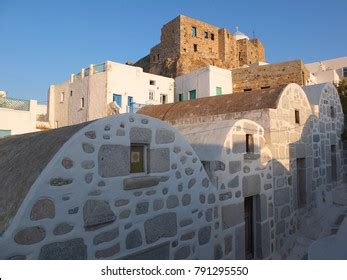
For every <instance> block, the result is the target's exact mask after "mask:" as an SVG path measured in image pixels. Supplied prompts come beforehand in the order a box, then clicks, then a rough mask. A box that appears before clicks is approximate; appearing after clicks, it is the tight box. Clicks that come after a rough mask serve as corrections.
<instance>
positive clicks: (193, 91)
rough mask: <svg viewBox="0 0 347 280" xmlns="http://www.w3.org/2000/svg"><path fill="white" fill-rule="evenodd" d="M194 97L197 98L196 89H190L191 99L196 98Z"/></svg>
mask: <svg viewBox="0 0 347 280" xmlns="http://www.w3.org/2000/svg"><path fill="white" fill-rule="evenodd" d="M194 99H196V89H193V90H190V91H189V100H194Z"/></svg>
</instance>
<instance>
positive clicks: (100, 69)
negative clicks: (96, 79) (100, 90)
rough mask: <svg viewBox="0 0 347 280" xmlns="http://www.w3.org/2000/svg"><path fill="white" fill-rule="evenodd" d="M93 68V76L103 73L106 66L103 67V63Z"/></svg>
mask: <svg viewBox="0 0 347 280" xmlns="http://www.w3.org/2000/svg"><path fill="white" fill-rule="evenodd" d="M93 68H94V74H95V73H99V72H105V71H106V65H105V63H101V64H96V65H94V67H93Z"/></svg>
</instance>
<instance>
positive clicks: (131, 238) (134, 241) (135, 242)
mask: <svg viewBox="0 0 347 280" xmlns="http://www.w3.org/2000/svg"><path fill="white" fill-rule="evenodd" d="M141 245H142V236H141V232H140V231H139V230H138V229H135V230H133V231H131V232H130V233H128V235H127V237H126V240H125V247H126V248H127V249H128V250H129V249H134V248H137V247H139V246H141Z"/></svg>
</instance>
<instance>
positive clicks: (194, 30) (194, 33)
mask: <svg viewBox="0 0 347 280" xmlns="http://www.w3.org/2000/svg"><path fill="white" fill-rule="evenodd" d="M196 34H197V29H196V27H195V26H192V37H196Z"/></svg>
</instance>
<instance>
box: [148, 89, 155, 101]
mask: <svg viewBox="0 0 347 280" xmlns="http://www.w3.org/2000/svg"><path fill="white" fill-rule="evenodd" d="M148 99H149V100H154V91H153V90H150V91H149V93H148Z"/></svg>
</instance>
